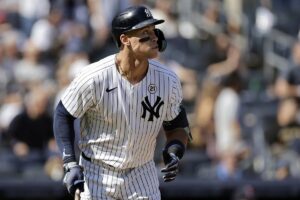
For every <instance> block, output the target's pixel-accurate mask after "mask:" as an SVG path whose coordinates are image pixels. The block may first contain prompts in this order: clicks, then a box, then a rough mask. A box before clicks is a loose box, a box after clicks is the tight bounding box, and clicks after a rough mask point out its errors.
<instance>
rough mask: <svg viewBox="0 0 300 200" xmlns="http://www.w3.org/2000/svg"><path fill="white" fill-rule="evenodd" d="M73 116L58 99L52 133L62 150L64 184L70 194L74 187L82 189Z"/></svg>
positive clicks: (81, 175) (81, 174)
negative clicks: (75, 146)
mask: <svg viewBox="0 0 300 200" xmlns="http://www.w3.org/2000/svg"><path fill="white" fill-rule="evenodd" d="M75 119H76V118H75V117H73V116H72V115H71V114H70V113H69V112H68V111H67V109H66V108H65V107H64V105H63V103H62V102H61V101H60V102H59V104H58V106H57V107H56V110H55V113H54V123H53V129H54V135H55V139H56V142H57V144H58V146H59V148H60V150H61V152H62V158H63V162H64V169H65V173H66V174H65V177H64V184H65V185H66V187H67V189H68V191H69V193H70V194H72V195H74V194H75V191H76V189H79V190H80V191H83V182H84V178H83V170H82V168H81V167H80V166H79V165H78V164H77V162H76V157H75V150H74V139H75V131H74V121H75Z"/></svg>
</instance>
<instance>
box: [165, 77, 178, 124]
mask: <svg viewBox="0 0 300 200" xmlns="http://www.w3.org/2000/svg"><path fill="white" fill-rule="evenodd" d="M181 102H182V88H181V84H180V81H179V78H177V77H176V78H174V79H172V81H171V86H170V98H169V104H168V107H167V113H166V117H165V119H164V121H171V120H173V119H175V117H177V115H178V114H179V112H180V104H181Z"/></svg>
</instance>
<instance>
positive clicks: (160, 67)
mask: <svg viewBox="0 0 300 200" xmlns="http://www.w3.org/2000/svg"><path fill="white" fill-rule="evenodd" d="M149 64H150V66H151V68H152V69H153V70H155V71H156V72H159V73H162V74H164V76H167V77H169V78H172V79H179V78H178V76H177V74H176V73H175V72H174V71H173V70H171V69H170V67H168V66H167V65H165V64H163V63H162V62H159V61H158V60H154V59H151V60H149Z"/></svg>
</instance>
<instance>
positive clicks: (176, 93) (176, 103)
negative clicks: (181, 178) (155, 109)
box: [162, 79, 192, 182]
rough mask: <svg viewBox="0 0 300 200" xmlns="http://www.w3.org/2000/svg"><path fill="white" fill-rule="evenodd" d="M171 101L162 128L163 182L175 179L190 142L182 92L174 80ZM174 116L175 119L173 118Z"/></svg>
mask: <svg viewBox="0 0 300 200" xmlns="http://www.w3.org/2000/svg"><path fill="white" fill-rule="evenodd" d="M173 83H174V84H173V86H172V92H171V101H170V104H169V108H168V111H167V117H166V120H165V121H164V122H163V128H164V130H165V133H166V139H167V140H166V145H165V147H164V149H163V159H164V163H165V165H166V167H165V168H163V169H162V172H163V173H165V175H164V176H163V178H164V181H165V182H169V181H172V180H174V179H175V178H176V175H177V172H178V167H179V166H178V164H179V160H180V159H181V158H182V157H183V155H184V153H185V149H186V146H187V143H188V142H189V141H191V140H192V137H191V132H190V128H189V122H188V118H187V114H186V111H185V109H184V107H183V105H182V104H181V101H182V91H181V85H180V82H179V80H176V79H175V80H174V82H173ZM174 116H175V117H174Z"/></svg>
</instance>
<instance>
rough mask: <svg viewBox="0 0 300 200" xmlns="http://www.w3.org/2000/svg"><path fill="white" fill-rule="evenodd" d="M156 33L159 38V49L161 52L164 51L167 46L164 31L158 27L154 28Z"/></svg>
mask: <svg viewBox="0 0 300 200" xmlns="http://www.w3.org/2000/svg"><path fill="white" fill-rule="evenodd" d="M154 33H155V35H156V37H157V38H158V40H157V44H158V50H159V51H160V52H163V51H164V50H165V49H166V48H167V40H166V39H165V36H164V33H163V32H162V31H161V30H160V29H158V28H156V29H154Z"/></svg>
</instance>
